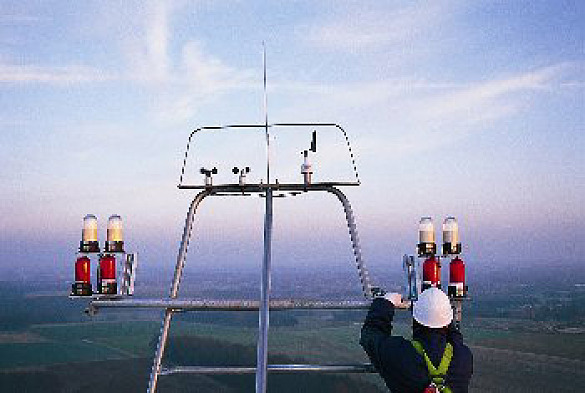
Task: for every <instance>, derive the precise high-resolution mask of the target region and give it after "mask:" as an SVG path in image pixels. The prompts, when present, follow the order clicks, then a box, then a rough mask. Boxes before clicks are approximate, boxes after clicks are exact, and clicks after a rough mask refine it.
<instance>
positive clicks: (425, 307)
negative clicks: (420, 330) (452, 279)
mask: <svg viewBox="0 0 585 393" xmlns="http://www.w3.org/2000/svg"><path fill="white" fill-rule="evenodd" d="M412 316H413V318H414V319H415V320H416V321H417V322H418V323H420V324H421V325H424V326H427V327H430V328H435V329H436V328H441V327H443V326H447V325H448V324H450V323H451V321H452V320H453V310H452V309H451V303H450V302H449V298H448V297H447V295H445V292H443V291H441V290H440V289H438V288H435V287H433V288H428V289H426V290H424V291H423V293H421V294H420V295H419V297H418V301H416V302H415V303H414V306H413V312H412Z"/></svg>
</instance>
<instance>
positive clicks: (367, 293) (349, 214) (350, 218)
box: [327, 187, 372, 300]
mask: <svg viewBox="0 0 585 393" xmlns="http://www.w3.org/2000/svg"><path fill="white" fill-rule="evenodd" d="M327 191H329V192H330V193H332V194H335V195H336V196H337V198H338V199H339V201H340V202H341V204H342V205H343V210H344V211H345V219H346V220H347V228H348V230H349V237H350V238H351V245H352V247H353V254H354V256H355V262H356V265H357V269H358V274H359V276H360V281H361V283H362V290H363V292H364V297H365V298H366V299H368V300H371V298H372V284H371V283H370V275H369V273H368V269H367V267H366V263H365V262H364V260H363V258H362V249H361V247H360V238H359V235H358V230H357V225H356V223H355V217H354V215H353V210H352V208H351V204H350V203H349V200H348V199H347V197H346V196H345V194H344V193H343V192H341V191H340V190H339V189H337V188H335V187H327Z"/></svg>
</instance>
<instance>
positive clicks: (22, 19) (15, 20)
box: [0, 14, 48, 25]
mask: <svg viewBox="0 0 585 393" xmlns="http://www.w3.org/2000/svg"><path fill="white" fill-rule="evenodd" d="M47 19H48V18H46V17H40V16H34V15H9V14H5V15H0V25H17V24H18V25H20V24H32V23H37V22H41V21H45V20H47Z"/></svg>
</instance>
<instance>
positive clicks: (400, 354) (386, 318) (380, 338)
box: [360, 299, 430, 393]
mask: <svg viewBox="0 0 585 393" xmlns="http://www.w3.org/2000/svg"><path fill="white" fill-rule="evenodd" d="M393 317H394V305H393V304H392V303H391V302H389V301H387V300H385V299H374V301H373V302H372V305H371V307H370V310H369V312H368V315H367V316H366V320H365V322H364V326H363V327H362V334H361V339H360V344H361V346H362V347H363V348H364V350H365V351H366V353H367V354H368V357H369V358H370V361H371V362H372V364H373V365H374V367H376V370H377V371H378V372H379V373H380V376H381V377H382V378H383V379H384V382H385V383H386V386H388V388H389V389H390V390H391V391H392V392H394V393H401V392H421V391H423V390H424V388H425V387H426V386H427V383H428V382H430V379H429V378H428V373H427V370H426V368H425V366H424V364H421V362H420V359H418V356H419V355H418V354H417V353H416V351H415V350H414V348H413V347H412V344H411V343H410V341H407V340H405V339H404V338H402V337H400V336H392V335H391V334H392V319H393Z"/></svg>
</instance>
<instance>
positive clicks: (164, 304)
mask: <svg viewBox="0 0 585 393" xmlns="http://www.w3.org/2000/svg"><path fill="white" fill-rule="evenodd" d="M274 126H284V127H289V126H292V127H297V126H329V127H336V128H337V129H339V130H341V132H342V133H343V135H344V136H345V139H346V141H347V144H348V149H349V152H350V155H351V158H352V163H353V166H354V171H355V176H356V181H355V182H343V183H342V182H337V183H333V182H331V183H311V184H306V183H305V184H302V183H301V184H296V183H284V184H280V183H278V182H276V183H274V184H246V185H241V184H224V185H205V186H200V185H186V184H183V176H184V174H185V166H186V162H187V157H188V153H189V146H190V144H191V140H192V137H193V135H194V134H195V133H196V132H198V131H201V130H216V129H225V128H259V127H262V128H264V127H274ZM359 184H360V182H359V178H358V175H357V170H356V169H355V162H353V154H352V152H351V146H350V145H349V141H348V139H347V134H346V133H345V131H344V130H343V129H342V128H341V127H340V126H338V125H336V124H305V123H303V124H296V123H286V124H284V123H283V124H273V125H261V126H259V125H232V126H225V127H204V128H200V129H197V130H195V131H193V132H192V133H191V135H190V136H189V142H188V144H187V150H186V152H185V158H184V161H183V168H182V170H181V177H180V182H179V186H178V187H179V189H191V190H200V192H199V193H198V194H197V195H196V196H195V198H194V199H193V201H192V202H191V205H190V207H189V210H188V213H187V217H186V219H185V227H184V230H183V235H182V239H181V245H180V248H179V252H178V255H177V262H176V266H175V272H174V277H173V281H172V285H171V290H170V294H169V298H168V299H166V300H165V299H94V300H92V301H91V302H90V312H95V311H97V309H99V308H159V309H164V310H165V313H164V318H163V321H162V325H161V329H160V336H159V340H158V345H157V348H156V352H155V355H154V361H153V365H152V371H151V374H150V380H149V385H148V390H147V391H148V392H149V393H154V392H155V391H156V388H157V384H158V379H159V376H161V375H172V374H254V373H255V374H256V393H265V392H266V376H267V373H297V372H308V373H370V372H375V369H374V367H373V366H372V365H371V364H348V365H313V364H270V365H269V364H268V362H267V353H268V348H267V342H268V326H269V312H270V310H273V311H275V310H290V309H304V310H318V309H319V310H342V309H343V310H348V309H367V308H368V307H369V304H370V301H371V298H372V286H371V282H370V278H369V274H368V270H367V268H366V265H365V263H364V261H363V258H362V254H361V248H360V243H359V236H358V231H357V227H356V222H355V217H354V214H353V210H352V208H351V204H350V203H349V200H348V199H347V197H346V196H345V194H344V193H343V192H341V191H340V190H339V189H338V188H337V187H338V186H357V185H359ZM317 191H320V192H328V193H331V194H334V195H335V196H336V197H337V199H338V200H339V202H340V203H341V205H342V207H343V210H344V213H345V218H346V221H347V227H348V230H349V236H350V240H351V243H352V248H353V253H354V258H355V263H356V267H357V271H358V276H359V279H360V282H361V287H362V292H363V295H364V299H365V300H363V301H342V302H339V301H296V300H272V301H271V300H270V283H271V269H270V246H271V232H272V198H273V192H281V193H291V194H294V195H296V194H299V193H305V192H317ZM242 194H249V195H252V194H260V195H261V196H265V197H266V204H267V205H266V207H267V208H266V217H265V226H264V249H265V259H264V263H263V266H262V280H261V299H260V301H239V300H237V301H233V300H232V301H225V300H177V296H178V293H179V285H180V282H181V277H182V275H183V268H184V266H185V262H186V256H187V250H188V247H189V241H190V238H191V234H192V232H193V228H194V221H195V215H196V212H197V209H198V207H199V205H200V204H201V202H202V201H203V200H204V199H205V198H206V197H209V196H234V195H242ZM255 310H258V311H259V335H258V343H257V364H256V367H234V366H226V367H216V366H214V367H205V366H175V367H163V364H162V359H163V356H164V352H165V348H166V345H167V341H168V334H169V329H170V324H171V320H172V317H173V314H174V313H175V312H178V311H255Z"/></svg>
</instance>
